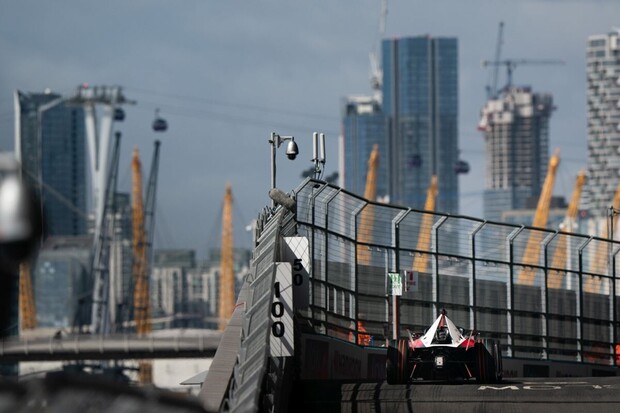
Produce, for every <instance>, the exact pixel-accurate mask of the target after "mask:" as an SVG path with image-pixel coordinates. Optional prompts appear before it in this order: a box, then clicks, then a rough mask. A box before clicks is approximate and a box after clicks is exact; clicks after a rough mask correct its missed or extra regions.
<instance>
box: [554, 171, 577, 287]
mask: <svg viewBox="0 0 620 413" xmlns="http://www.w3.org/2000/svg"><path fill="white" fill-rule="evenodd" d="M585 182H586V172H585V171H584V170H583V169H582V170H581V171H579V174H577V180H576V182H575V189H574V190H573V195H572V196H571V199H570V202H569V203H568V208H567V209H566V217H565V218H564V223H563V228H562V230H563V231H564V232H573V226H574V224H575V220H576V219H577V213H578V212H579V202H580V201H581V190H582V188H583V185H584V184H585ZM566 238H567V237H566V236H560V238H559V239H558V245H557V246H556V249H555V252H554V253H553V258H552V260H551V267H552V268H565V266H566V259H567V257H568V254H567V250H568V249H567V245H566V243H567V239H566ZM563 280H564V275H563V273H562V272H560V271H550V272H549V276H548V287H549V288H560V287H561V286H562V281H563Z"/></svg>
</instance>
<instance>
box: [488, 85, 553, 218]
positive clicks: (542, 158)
mask: <svg viewBox="0 0 620 413" xmlns="http://www.w3.org/2000/svg"><path fill="white" fill-rule="evenodd" d="M552 111H553V98H552V96H551V95H550V94H540V93H534V92H533V91H532V90H531V88H530V87H514V86H510V87H507V88H505V89H504V90H503V91H502V92H500V93H499V94H498V95H497V96H493V97H491V98H490V99H489V100H488V101H487V103H486V105H485V106H484V108H483V109H482V114H481V118H480V123H479V124H478V129H479V130H480V131H482V132H483V133H484V139H485V143H486V184H485V190H484V201H483V202H484V204H483V208H484V210H483V213H484V217H485V218H486V219H488V220H493V221H500V220H501V214H502V211H508V210H516V209H526V208H527V207H528V203H530V204H531V199H536V198H538V196H539V194H540V191H541V188H542V185H543V182H544V180H545V174H546V168H547V164H548V162H549V119H550V117H551V112H552Z"/></svg>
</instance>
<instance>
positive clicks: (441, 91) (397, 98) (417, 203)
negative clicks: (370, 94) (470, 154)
mask: <svg viewBox="0 0 620 413" xmlns="http://www.w3.org/2000/svg"><path fill="white" fill-rule="evenodd" d="M382 61H383V112H384V114H385V116H386V118H387V128H388V130H387V136H388V150H389V154H388V158H389V164H388V167H389V171H388V176H389V181H388V191H389V194H390V202H392V203H396V204H403V205H407V206H410V207H413V208H418V209H422V208H423V207H424V202H425V200H426V190H427V188H428V186H429V184H430V182H431V176H432V175H437V178H438V187H439V193H438V197H437V207H436V210H437V211H441V212H446V213H458V208H459V204H458V192H459V185H458V175H457V173H458V169H457V165H458V42H457V39H456V38H433V37H430V36H417V37H406V38H395V39H386V40H383V43H382Z"/></svg>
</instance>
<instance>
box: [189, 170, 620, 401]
mask: <svg viewBox="0 0 620 413" xmlns="http://www.w3.org/2000/svg"><path fill="white" fill-rule="evenodd" d="M290 196H291V198H292V199H293V200H294V202H293V203H288V202H287V207H286V208H284V207H283V206H277V207H275V208H266V209H265V210H264V211H263V212H262V213H261V214H260V216H259V219H258V222H257V226H256V234H255V235H256V238H255V239H256V241H255V242H256V244H255V249H254V255H253V260H252V263H251V273H250V274H249V276H248V277H247V279H246V280H245V283H244V286H243V289H242V291H241V294H240V296H239V298H238V302H237V307H236V308H235V311H234V313H233V317H232V319H231V321H230V323H229V325H228V327H227V329H226V330H225V331H224V333H223V335H222V338H221V344H220V346H219V348H218V351H217V352H216V354H215V357H214V360H213V363H212V364H211V368H210V370H209V372H208V374H207V377H206V379H205V381H204V383H203V386H202V389H201V393H200V398H201V400H202V402H203V405H204V407H205V408H206V409H207V410H208V411H275V412H278V411H288V409H289V405H290V404H292V403H293V400H294V401H295V402H299V401H300V397H301V399H303V397H314V398H316V396H317V395H319V394H320V396H319V398H320V397H322V396H326V395H329V394H330V392H329V391H328V390H325V389H327V387H325V389H323V390H318V392H319V393H317V390H316V388H318V387H316V386H315V384H318V385H319V387H320V386H321V385H323V387H324V386H325V385H327V386H328V387H329V388H331V389H334V388H340V389H343V388H344V387H343V385H342V383H344V382H346V383H358V384H360V383H375V385H369V384H366V385H364V386H365V387H364V386H361V387H359V386H357V385H355V384H350V385H349V387H351V388H355V389H358V390H359V389H362V388H363V389H365V393H364V394H365V395H366V396H365V397H370V396H368V395H370V394H371V393H372V392H373V391H375V393H374V394H380V393H381V392H383V393H384V394H390V395H391V396H389V397H392V396H394V392H393V391H391V390H390V389H389V388H386V387H385V386H387V385H385V384H384V383H383V384H381V383H382V382H383V381H384V377H385V357H386V343H387V340H388V339H389V338H392V337H406V335H407V330H408V329H409V330H412V331H420V330H423V329H424V328H426V327H427V326H428V325H430V323H431V322H432V320H433V319H434V318H435V317H436V315H437V313H438V312H439V311H440V310H441V309H446V310H447V311H448V313H449V314H450V318H451V319H452V320H453V321H455V323H456V324H457V325H459V326H461V327H463V328H465V329H475V330H476V331H477V332H479V333H480V335H481V336H483V337H487V338H493V339H497V340H500V342H501V349H502V355H503V358H504V373H505V374H504V375H505V377H508V378H509V377H511V376H512V377H528V376H539V377H559V376H597V375H601V376H602V375H605V376H608V375H613V376H616V375H618V374H619V373H620V371H619V369H618V365H619V364H620V360H619V359H618V355H617V353H616V348H617V347H616V345H617V343H618V335H619V333H620V327H619V324H618V320H619V317H620V310H619V304H620V299H619V296H620V291H619V290H618V288H617V282H618V263H617V255H618V251H620V244H619V243H618V242H614V241H611V240H607V239H602V238H597V237H592V236H585V235H580V234H574V233H567V232H562V231H551V230H546V229H540V228H532V227H526V226H514V225H508V224H503V223H496V222H488V221H485V220H480V219H475V218H471V217H464V216H451V215H446V214H441V213H431V212H425V211H417V210H412V209H410V208H406V207H399V206H393V205H385V204H379V203H375V202H370V201H368V200H365V199H363V198H361V197H359V196H356V195H354V194H352V193H349V192H347V191H345V190H343V189H341V188H338V187H335V186H332V185H329V184H327V183H325V182H322V181H317V180H313V179H307V180H306V181H304V182H303V183H301V184H300V186H299V187H298V188H297V189H296V190H294V191H293V192H292V193H291V194H290ZM368 217H371V219H368ZM429 218H430V219H429ZM368 223H371V224H368ZM424 237H427V241H430V242H418V241H419V240H420V239H423V238H424ZM531 239H534V240H536V245H537V250H536V253H537V259H535V260H533V259H532V257H531V256H529V257H526V256H524V255H525V251H526V247H527V245H528V243H529V244H531ZM421 246H422V247H421ZM527 250H528V251H531V248H527ZM601 251H604V254H601ZM414 262H415V263H416V264H415V267H414ZM420 263H423V264H424V265H421V264H420ZM414 268H415V271H413V269H414ZM405 271H407V272H405ZM388 273H403V274H406V277H405V278H406V282H405V287H404V291H403V295H402V296H401V297H400V300H399V302H398V303H397V305H396V306H394V309H392V305H391V297H390V296H389V295H388V288H387V287H388V281H387V280H388V276H387V275H388ZM395 314H396V315H397V316H398V317H394V315H395ZM391 320H398V321H397V322H396V323H393V322H392V321H391ZM392 326H395V328H393V327H392ZM325 383H327V384H325ZM377 383H379V384H377ZM614 383H615V384H613V385H605V386H607V387H606V388H610V387H609V386H612V387H613V386H616V387H613V388H617V386H618V385H619V383H618V382H617V381H616V382H614ZM356 386H357V387H356ZM377 386H379V387H380V388H381V389H382V390H381V391H379V393H376V389H377V388H378V387H377ZM595 386H599V385H598V384H596V385H595ZM600 386H602V385H600ZM600 386H599V387H600ZM388 387H389V386H388ZM513 387H515V386H513ZM517 387H518V386H517ZM526 387H527V386H525V387H524V388H526ZM569 387H570V385H569ZM586 387H587V386H586ZM503 388H504V387H499V389H503ZM600 388H602V387H600ZM308 389H311V390H308ZM312 389H315V390H312ZM373 389H375V390H373ZM508 389H509V390H510V389H512V388H511V387H508ZM358 390H355V392H356V393H357V392H358ZM392 390H398V391H402V392H404V393H407V394H411V390H410V389H409V390H407V389H400V388H399V389H392ZM343 391H344V390H343ZM349 393H351V392H350V391H349ZM404 393H403V394H404ZM474 393H475V392H474ZM308 394H311V395H314V396H308ZM614 394H615V393H614ZM304 395H305V396H304ZM326 397H327V396H326ZM468 397H469V396H468ZM511 397H512V396H511ZM610 397H611V399H609V398H607V399H606V401H607V402H609V403H612V404H613V403H618V402H620V399H618V398H617V397H616V396H613V395H612V396H610ZM612 399H613V400H612ZM583 400H586V399H583ZM512 401H513V402H514V400H512ZM375 402H377V401H376V400H375ZM616 406H617V405H616ZM460 407H462V406H459V408H460ZM581 407H583V406H582V405H581Z"/></svg>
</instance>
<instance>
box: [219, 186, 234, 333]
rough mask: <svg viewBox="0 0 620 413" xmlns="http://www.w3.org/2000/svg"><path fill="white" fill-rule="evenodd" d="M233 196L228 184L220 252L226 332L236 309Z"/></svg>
mask: <svg viewBox="0 0 620 413" xmlns="http://www.w3.org/2000/svg"><path fill="white" fill-rule="evenodd" d="M232 215H233V196H232V188H231V186H230V183H228V184H226V193H225V194H224V209H223V213H222V247H221V250H220V294H219V329H220V330H224V329H225V328H226V326H227V325H228V320H230V317H231V316H232V313H233V311H234V309H235V277H234V268H233V260H234V250H233V222H232Z"/></svg>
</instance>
